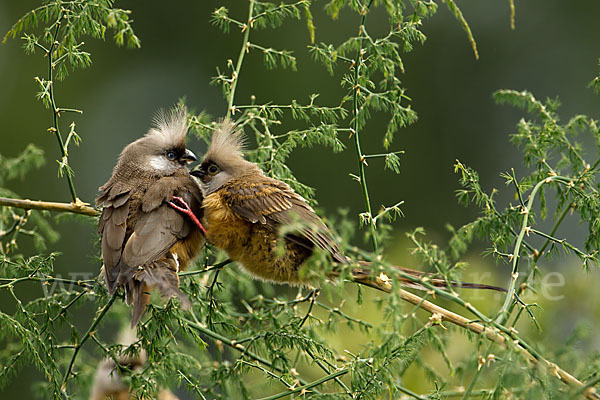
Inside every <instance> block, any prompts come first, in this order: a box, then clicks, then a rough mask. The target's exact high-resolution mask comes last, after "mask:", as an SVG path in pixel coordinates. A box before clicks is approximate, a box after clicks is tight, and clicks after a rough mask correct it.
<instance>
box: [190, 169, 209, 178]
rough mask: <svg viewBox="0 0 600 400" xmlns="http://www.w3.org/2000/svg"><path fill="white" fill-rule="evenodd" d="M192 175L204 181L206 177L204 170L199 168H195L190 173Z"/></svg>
mask: <svg viewBox="0 0 600 400" xmlns="http://www.w3.org/2000/svg"><path fill="white" fill-rule="evenodd" d="M190 174H192V175H193V176H195V177H196V178H200V179H202V178H203V177H204V176H205V175H206V173H204V171H203V170H202V168H199V167H196V168H194V169H193V170H192V171H191V172H190Z"/></svg>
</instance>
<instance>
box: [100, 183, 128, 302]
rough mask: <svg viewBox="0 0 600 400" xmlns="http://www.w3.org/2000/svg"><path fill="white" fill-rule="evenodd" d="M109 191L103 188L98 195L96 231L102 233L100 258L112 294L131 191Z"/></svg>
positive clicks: (117, 271)
mask: <svg viewBox="0 0 600 400" xmlns="http://www.w3.org/2000/svg"><path fill="white" fill-rule="evenodd" d="M111 191H112V190H111V188H108V189H107V190H105V191H104V192H103V193H102V194H101V195H100V196H99V197H98V200H97V204H98V205H102V206H103V209H102V215H101V216H100V221H99V223H98V233H99V234H101V235H102V259H103V261H104V275H105V280H106V287H107V289H108V291H109V293H111V294H112V293H114V291H115V288H116V283H117V278H118V277H119V270H120V268H119V264H120V262H121V253H122V250H123V243H124V241H125V234H126V232H127V219H128V217H129V204H130V201H129V200H130V198H131V192H130V191H129V190H127V191H123V192H120V191H115V192H116V193H114V194H111Z"/></svg>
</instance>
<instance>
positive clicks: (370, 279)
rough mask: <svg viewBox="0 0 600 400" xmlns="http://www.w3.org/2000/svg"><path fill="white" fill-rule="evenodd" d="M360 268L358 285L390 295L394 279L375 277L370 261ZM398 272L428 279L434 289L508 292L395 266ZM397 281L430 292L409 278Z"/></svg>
mask: <svg viewBox="0 0 600 400" xmlns="http://www.w3.org/2000/svg"><path fill="white" fill-rule="evenodd" d="M359 265H360V267H359V268H355V269H354V270H353V271H352V277H353V278H354V281H355V282H356V283H359V284H361V285H365V286H369V287H372V288H374V289H378V290H381V291H383V292H386V293H389V292H390V291H391V290H392V279H391V278H390V277H389V276H387V275H386V274H384V273H381V274H379V276H373V275H372V271H371V270H370V269H369V268H368V267H369V266H370V265H371V263H370V262H368V261H361V262H359ZM395 268H396V269H397V270H398V271H401V272H403V273H404V274H406V275H410V276H412V277H414V278H416V279H426V280H427V282H428V283H430V284H431V285H432V286H434V287H439V288H447V287H448V286H452V287H455V288H466V289H485V290H495V291H498V292H506V289H504V288H501V287H498V286H492V285H486V284H482V283H471V282H456V281H446V280H444V279H439V278H432V277H431V274H428V273H426V272H422V271H417V270H414V269H410V268H406V267H400V266H395ZM396 278H397V280H398V281H399V282H400V284H401V285H402V286H404V287H408V288H412V289H417V290H428V289H427V288H426V287H425V286H423V285H422V284H421V283H419V282H415V281H412V280H410V279H409V278H406V277H403V276H397V277H396Z"/></svg>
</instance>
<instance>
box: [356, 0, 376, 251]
mask: <svg viewBox="0 0 600 400" xmlns="http://www.w3.org/2000/svg"><path fill="white" fill-rule="evenodd" d="M372 4H373V0H371V1H370V2H369V4H368V5H367V6H366V8H365V9H364V11H363V14H362V17H361V20H360V28H359V37H360V38H361V39H364V35H365V31H364V29H363V27H364V26H365V22H366V20H367V14H368V11H369V8H371V5H372ZM363 56H364V49H363V40H361V41H360V47H359V49H358V51H357V53H356V59H355V60H354V87H353V89H352V117H353V121H352V134H353V135H354V149H355V151H356V158H357V160H358V173H359V178H360V179H359V181H360V186H361V188H362V193H363V201H364V203H365V211H366V214H367V220H366V223H367V224H368V225H369V230H370V231H371V242H372V243H373V251H374V252H375V254H379V244H378V243H377V236H376V235H375V230H376V227H375V219H374V218H373V212H372V211H371V200H370V198H369V189H368V187H367V176H366V173H365V157H364V155H363V153H362V149H361V147H360V135H359V134H358V127H359V121H358V114H359V105H358V95H359V92H360V87H359V84H358V79H359V78H360V67H361V65H362V63H363Z"/></svg>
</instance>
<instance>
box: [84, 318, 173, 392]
mask: <svg viewBox="0 0 600 400" xmlns="http://www.w3.org/2000/svg"><path fill="white" fill-rule="evenodd" d="M119 336H120V338H119V343H121V344H122V345H123V346H124V347H126V346H130V345H131V344H132V343H134V342H135V341H137V337H136V336H135V332H133V330H131V329H124V330H123V331H121V333H120V334H119ZM146 362H147V356H146V352H145V351H144V350H143V349H142V350H140V352H139V353H138V354H135V355H126V354H120V355H118V356H117V357H116V358H111V357H106V358H104V359H103V360H102V361H100V363H99V364H98V368H97V369H96V374H95V375H94V381H93V383H92V388H91V390H90V396H89V400H106V399H111V400H135V399H138V398H140V397H139V395H138V394H137V393H136V392H135V391H132V390H131V388H130V385H129V384H128V382H127V381H126V380H124V379H123V378H122V371H125V370H126V371H128V372H129V373H134V372H140V371H142V370H143V368H144V367H145V366H146ZM117 363H118V365H117ZM142 398H143V399H146V398H147V397H142ZM156 398H157V399H158V400H178V399H179V398H178V397H177V396H175V394H173V392H171V391H170V390H169V389H165V388H159V389H158V393H157V396H156Z"/></svg>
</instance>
